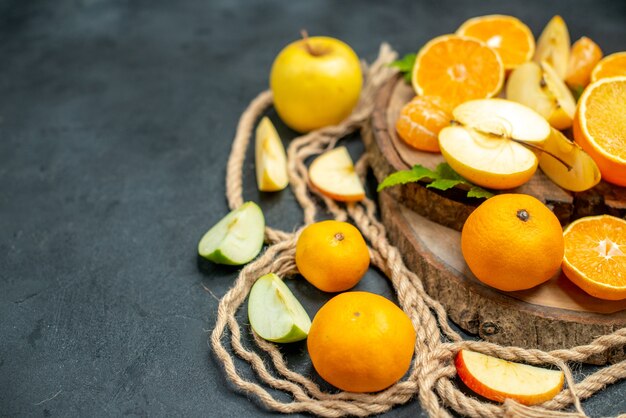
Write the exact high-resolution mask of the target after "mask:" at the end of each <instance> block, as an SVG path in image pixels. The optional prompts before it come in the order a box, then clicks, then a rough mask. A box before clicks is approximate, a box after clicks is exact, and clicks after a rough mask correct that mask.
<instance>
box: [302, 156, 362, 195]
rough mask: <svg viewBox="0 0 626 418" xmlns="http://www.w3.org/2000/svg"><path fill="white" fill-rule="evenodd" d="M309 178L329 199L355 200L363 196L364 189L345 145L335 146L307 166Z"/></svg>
mask: <svg viewBox="0 0 626 418" xmlns="http://www.w3.org/2000/svg"><path fill="white" fill-rule="evenodd" d="M309 180H310V181H311V184H312V185H313V187H315V188H316V189H317V190H319V191H320V193H322V194H324V195H326V196H327V197H330V198H331V199H335V200H338V201H342V202H356V201H360V200H363V198H364V197H365V189H363V185H362V184H361V179H359V176H358V175H357V173H356V171H354V164H353V163H352V158H350V154H348V150H347V149H346V147H337V148H335V149H332V150H330V151H326V152H325V153H323V154H321V155H320V156H318V157H317V158H316V159H315V160H314V161H313V162H312V163H311V166H310V167H309Z"/></svg>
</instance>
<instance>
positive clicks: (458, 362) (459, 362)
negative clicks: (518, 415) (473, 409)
mask: <svg viewBox="0 0 626 418" xmlns="http://www.w3.org/2000/svg"><path fill="white" fill-rule="evenodd" d="M454 365H455V366H456V371H457V373H458V375H459V377H460V378H461V380H462V381H463V383H465V386H467V387H468V388H470V389H471V390H473V391H474V392H476V393H477V394H479V395H480V396H483V397H485V398H487V399H490V400H492V401H496V402H504V401H505V400H506V399H513V400H514V401H517V402H519V403H521V404H522V405H529V406H530V405H537V404H540V403H543V402H546V401H549V400H550V399H552V398H554V397H555V396H556V394H557V393H559V392H560V391H561V389H562V387H563V383H564V379H563V377H561V385H560V386H557V387H555V388H554V389H553V390H551V391H549V392H545V393H538V394H536V395H529V396H523V395H515V394H510V393H504V392H500V391H497V390H495V389H492V388H490V387H489V386H487V385H486V384H485V383H482V382H480V381H479V380H478V379H476V378H475V377H474V376H473V375H472V374H471V373H470V372H469V370H468V368H467V366H466V364H465V359H464V358H463V350H461V351H459V352H458V353H457V355H456V358H455V361H454Z"/></svg>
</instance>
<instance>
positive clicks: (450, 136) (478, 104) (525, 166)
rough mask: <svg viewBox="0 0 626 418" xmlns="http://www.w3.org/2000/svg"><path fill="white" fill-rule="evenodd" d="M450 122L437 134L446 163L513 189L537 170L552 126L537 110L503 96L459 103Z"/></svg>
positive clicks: (485, 182) (477, 180)
mask: <svg viewBox="0 0 626 418" xmlns="http://www.w3.org/2000/svg"><path fill="white" fill-rule="evenodd" d="M452 116H453V118H454V121H453V124H452V126H449V127H447V128H444V129H443V130H442V131H441V132H440V133H439V146H440V148H441V154H442V155H443V157H444V158H445V159H446V161H447V162H448V164H450V166H451V167H452V168H453V169H454V171H456V172H457V173H459V174H460V175H461V176H463V177H465V178H466V179H467V180H469V181H471V182H472V183H474V184H477V185H479V186H483V187H487V188H491V189H499V190H501V189H511V188H514V187H518V186H520V185H522V184H524V183H525V182H527V181H528V180H529V179H530V178H531V177H532V175H533V174H534V173H535V171H536V170H537V165H538V159H537V156H536V155H535V152H533V150H537V149H541V146H542V144H543V143H544V141H545V140H546V139H547V138H548V136H549V135H550V125H549V124H548V123H547V122H546V120H545V119H544V118H543V117H541V116H540V115H539V114H538V113H537V112H535V111H533V110H532V109H530V108H528V107H526V106H523V105H521V104H519V103H516V102H512V101H509V100H504V99H484V100H471V101H469V102H465V103H463V104H461V105H459V106H457V107H456V108H455V109H454V110H453V112H452Z"/></svg>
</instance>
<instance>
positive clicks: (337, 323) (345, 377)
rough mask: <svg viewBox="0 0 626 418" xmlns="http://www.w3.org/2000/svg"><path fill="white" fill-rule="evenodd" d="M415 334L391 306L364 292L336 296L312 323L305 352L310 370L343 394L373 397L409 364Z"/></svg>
mask: <svg viewBox="0 0 626 418" xmlns="http://www.w3.org/2000/svg"><path fill="white" fill-rule="evenodd" d="M414 346H415V329H414V328H413V324H412V323H411V320H410V319H409V317H408V316H407V315H406V314H405V313H404V311H402V309H400V308H398V307H397V306H396V305H395V304H394V303H393V302H391V301H389V300H388V299H385V298H384V297H382V296H379V295H376V294H373V293H368V292H347V293H341V294H339V295H337V296H335V297H334V298H332V299H331V300H329V301H328V302H327V303H326V304H325V305H324V306H322V308H321V309H320V310H319V311H318V312H317V314H316V315H315V317H314V318H313V323H312V324H311V329H310V331H309V336H308V338H307V347H308V350H309V355H310V356H311V361H312V362H313V367H315V370H316V371H317V373H318V374H319V375H320V376H321V377H322V378H323V379H324V380H326V381H327V382H328V383H330V384H332V385H333V386H336V387H338V388H339V389H342V390H345V391H348V392H377V391H379V390H383V389H385V388H387V387H389V386H391V385H392V384H394V383H395V382H397V381H398V380H400V378H402V376H404V374H405V373H406V372H407V370H408V369H409V366H410V365H411V358H412V357H413V350H414Z"/></svg>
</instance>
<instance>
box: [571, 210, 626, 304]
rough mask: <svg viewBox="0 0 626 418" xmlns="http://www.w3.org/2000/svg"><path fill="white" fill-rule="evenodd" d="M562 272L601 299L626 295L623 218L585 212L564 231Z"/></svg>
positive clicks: (625, 231) (616, 298)
mask: <svg viewBox="0 0 626 418" xmlns="http://www.w3.org/2000/svg"><path fill="white" fill-rule="evenodd" d="M563 237H564V239H565V257H564V258H563V266H562V268H563V273H565V275H566V276H567V277H568V278H569V279H570V280H571V281H572V282H574V283H575V284H576V285H578V287H580V288H581V289H582V290H584V291H585V292H587V293H589V294H590V295H592V296H595V297H597V298H601V299H608V300H619V299H626V220H624V219H620V218H616V217H614V216H609V215H601V216H588V217H586V218H580V219H579V220H577V221H575V222H573V223H571V224H570V225H569V226H568V227H567V228H565V231H564V232H563Z"/></svg>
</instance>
